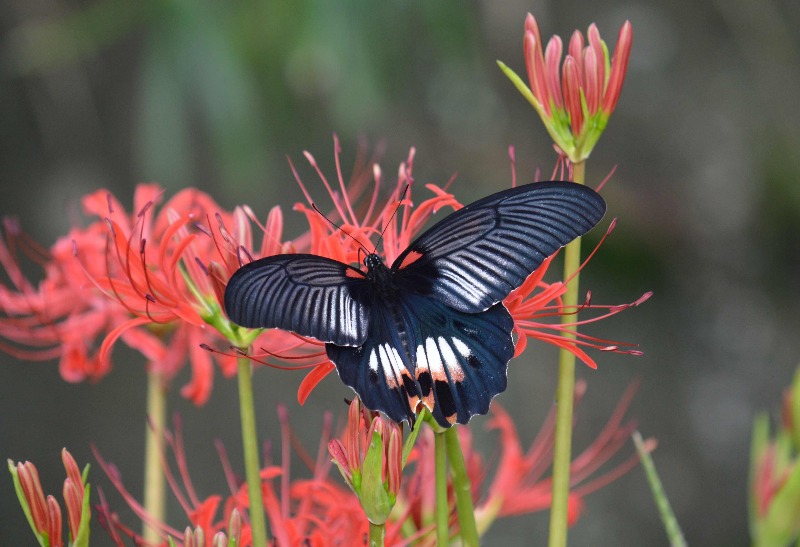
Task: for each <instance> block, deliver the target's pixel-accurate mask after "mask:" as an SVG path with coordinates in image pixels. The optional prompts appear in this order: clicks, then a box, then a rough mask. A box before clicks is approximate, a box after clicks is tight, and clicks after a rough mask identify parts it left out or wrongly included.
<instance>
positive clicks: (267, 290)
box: [225, 254, 369, 346]
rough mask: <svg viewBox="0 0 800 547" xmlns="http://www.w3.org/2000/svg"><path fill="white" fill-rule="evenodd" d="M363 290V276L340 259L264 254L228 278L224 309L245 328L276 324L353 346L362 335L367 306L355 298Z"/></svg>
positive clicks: (365, 321) (364, 334)
mask: <svg viewBox="0 0 800 547" xmlns="http://www.w3.org/2000/svg"><path fill="white" fill-rule="evenodd" d="M348 274H349V275H348ZM366 289H367V281H366V280H365V278H364V276H363V274H362V273H361V272H360V271H359V270H356V269H355V268H351V267H350V266H347V265H346V264H343V263H341V262H337V261H335V260H331V259H329V258H324V257H320V256H316V255H307V254H288V255H276V256H269V257H266V258H262V259H260V260H256V261H254V262H251V263H249V264H246V265H244V266H242V267H241V268H240V269H239V270H237V271H236V273H235V274H234V275H233V277H231V279H230V281H229V282H228V286H227V288H226V289H225V310H226V312H227V314H228V317H229V318H230V319H231V320H232V321H233V322H234V323H236V324H238V325H242V326H244V327H250V328H264V327H275V328H280V329H285V330H290V331H292V332H296V333H297V334H300V335H303V336H313V337H314V338H317V339H318V340H322V341H323V342H332V343H334V344H339V345H346V346H354V345H359V344H361V343H363V342H364V340H365V339H366V337H367V326H368V324H369V309H368V305H367V304H366V303H362V302H359V301H358V299H359V298H361V297H363V296H364V295H365V294H366V293H365V291H366ZM364 298H365V297H364Z"/></svg>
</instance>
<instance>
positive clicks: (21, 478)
mask: <svg viewBox="0 0 800 547" xmlns="http://www.w3.org/2000/svg"><path fill="white" fill-rule="evenodd" d="M61 460H62V462H63V463H64V469H66V471H67V478H66V479H65V480H64V490H63V492H64V502H65V504H66V507H67V530H68V531H69V541H70V544H74V543H78V542H80V543H81V544H88V537H89V520H90V518H91V510H90V508H89V485H88V484H87V483H86V475H87V474H88V466H87V468H86V470H85V471H84V472H83V475H81V472H80V471H79V470H78V465H77V464H76V463H75V460H74V459H73V457H72V455H71V454H70V453H69V452H67V449H66V448H65V449H63V450H62V451H61ZM8 468H9V470H10V471H11V476H12V478H13V479H14V486H15V487H16V490H17V497H18V498H19V502H20V505H22V510H23V511H24V512H25V516H26V517H27V518H28V523H29V524H30V525H31V529H32V530H33V533H34V534H35V535H36V539H37V540H39V543H40V544H42V545H50V546H51V547H63V546H64V540H63V533H62V522H63V521H62V516H61V507H60V506H59V505H58V502H57V501H56V499H55V497H53V496H47V498H45V496H44V491H43V490H42V485H41V483H40V482H39V472H38V471H37V470H36V466H34V465H33V464H32V463H31V462H25V463H18V464H16V465H14V463H13V462H12V461H11V460H9V461H8Z"/></svg>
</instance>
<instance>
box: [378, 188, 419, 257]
mask: <svg viewBox="0 0 800 547" xmlns="http://www.w3.org/2000/svg"><path fill="white" fill-rule="evenodd" d="M409 186H411V185H410V184H406V189H405V190H403V193H402V194H401V195H400V201H398V202H397V207H395V210H394V213H392V216H390V217H389V220H387V221H386V226H384V227H383V230H382V231H381V236H380V237H379V238H378V243H380V242H381V240H382V239H383V234H384V233H385V232H386V230H387V229H388V228H389V224H390V223H391V222H392V219H393V218H394V217H395V215H396V214H397V211H399V210H400V204H401V203H403V200H404V199H405V198H406V194H407V193H408V188H409ZM378 243H376V244H375V249H373V251H372V252H373V254H374V253H375V252H377V250H378Z"/></svg>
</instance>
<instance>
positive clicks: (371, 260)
mask: <svg viewBox="0 0 800 547" xmlns="http://www.w3.org/2000/svg"><path fill="white" fill-rule="evenodd" d="M364 266H366V267H367V270H368V271H370V272H372V271H375V270H376V269H378V270H379V269H380V268H381V267H382V266H383V260H381V257H380V256H378V254H377V253H370V254H368V255H367V256H366V258H365V259H364ZM383 267H385V266H383Z"/></svg>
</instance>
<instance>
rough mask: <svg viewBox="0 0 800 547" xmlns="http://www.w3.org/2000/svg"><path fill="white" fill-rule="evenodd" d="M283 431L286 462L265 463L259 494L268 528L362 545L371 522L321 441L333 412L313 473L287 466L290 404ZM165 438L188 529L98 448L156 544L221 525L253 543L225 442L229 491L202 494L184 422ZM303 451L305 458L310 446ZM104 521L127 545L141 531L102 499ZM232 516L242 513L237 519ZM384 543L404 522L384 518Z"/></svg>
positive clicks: (210, 533)
mask: <svg viewBox="0 0 800 547" xmlns="http://www.w3.org/2000/svg"><path fill="white" fill-rule="evenodd" d="M279 415H280V418H281V424H282V436H283V443H284V449H283V452H282V453H283V457H282V463H281V465H268V466H266V467H264V469H262V471H261V479H262V494H263V498H264V508H265V510H266V513H267V517H268V519H269V523H270V532H271V534H272V535H273V537H274V540H275V544H276V545H282V546H283V545H286V546H295V545H296V546H307V545H313V546H315V547H316V546H319V547H323V546H343V547H344V546H350V545H361V544H363V539H364V538H365V537H367V535H368V533H369V524H368V522H367V520H366V518H365V517H364V513H363V511H362V509H361V505H360V503H359V500H358V498H357V497H356V496H355V494H353V492H351V491H350V490H349V489H346V488H342V487H341V486H339V485H338V484H336V483H335V482H333V481H331V480H330V479H329V477H328V474H329V471H330V466H331V462H330V460H328V458H326V454H327V452H326V451H325V450H324V448H323V447H324V446H325V445H326V444H327V441H328V438H329V431H330V421H331V420H330V416H327V417H326V426H325V431H324V432H323V435H322V440H321V443H320V449H319V450H318V458H317V460H316V461H306V463H307V464H308V465H309V467H310V469H311V471H312V475H313V476H312V478H310V479H301V480H298V479H295V480H293V479H292V478H291V476H290V473H289V461H290V460H291V455H290V454H289V443H290V442H291V441H290V439H291V437H292V435H293V434H292V432H291V430H290V428H289V424H288V420H287V416H286V411H285V410H284V409H282V408H281V409H279ZM165 439H166V441H167V443H166V444H167V445H168V446H169V447H170V449H171V452H172V459H173V460H174V466H175V467H177V476H176V475H175V473H174V472H173V471H172V468H171V466H169V465H167V463H166V462H167V461H168V458H167V455H166V454H164V456H163V458H162V461H164V462H165V464H164V472H165V475H166V477H167V481H168V483H169V485H170V487H171V489H172V492H173V494H174V495H175V497H176V498H177V500H178V502H179V503H180V505H181V507H182V508H183V510H184V513H185V515H186V520H187V521H188V525H187V527H186V528H184V530H186V531H184V532H183V533H182V532H180V531H179V530H178V529H176V528H174V527H171V526H169V525H168V524H166V523H163V522H155V521H154V519H153V518H152V517H151V516H150V515H149V514H148V513H147V512H146V511H145V510H144V508H143V507H142V506H141V505H140V504H139V503H138V502H137V501H136V499H135V498H134V497H133V495H132V494H130V492H128V491H127V489H126V488H125V486H124V484H123V482H122V478H121V475H120V473H119V471H118V470H117V469H116V468H115V467H114V466H113V465H111V464H109V463H107V462H106V461H105V460H104V459H103V458H102V457H101V456H100V455H99V454H98V453H97V451H96V450H95V456H96V457H97V459H98V461H99V463H100V466H101V467H102V468H103V470H104V471H105V472H106V474H107V475H108V477H109V478H110V479H111V482H112V483H113V484H114V486H115V488H116V489H117V490H118V491H119V492H120V494H121V495H122V496H123V498H124V499H125V501H126V502H127V503H128V505H129V506H130V507H131V509H132V510H133V511H134V513H136V515H137V516H138V517H139V518H141V519H142V520H144V521H145V522H147V523H148V524H149V525H150V526H152V527H154V528H156V529H158V530H159V531H160V532H161V534H162V536H163V538H164V540H163V541H162V542H161V543H160V544H159V545H160V546H164V547H166V545H167V543H168V539H167V538H172V539H173V540H176V539H179V538H184V545H199V544H200V543H198V538H205V540H206V543H205V545H210V543H209V541H210V539H211V538H212V537H220V536H219V534H220V532H223V533H226V535H227V536H228V537H230V536H231V535H232V533H231V531H232V530H234V531H237V530H238V532H237V533H238V534H239V538H240V539H239V542H238V543H237V545H241V546H243V547H245V546H249V545H251V544H252V543H251V537H250V527H249V524H248V523H247V522H246V521H245V520H243V519H241V518H240V517H239V515H246V514H247V509H248V506H249V503H248V495H247V486H246V484H244V483H240V482H239V481H238V480H237V479H236V478H235V476H234V473H233V471H232V470H231V467H230V464H229V462H228V459H227V456H226V454H225V451H224V449H222V448H220V449H219V450H220V457H221V459H222V464H223V469H224V470H225V476H226V479H227V483H228V486H229V492H228V493H226V494H212V495H210V496H207V497H205V498H201V497H200V496H198V494H197V491H196V490H195V488H194V486H193V484H192V481H191V477H190V476H189V472H188V470H187V468H186V454H185V451H184V447H183V439H182V436H181V431H180V423H179V422H176V426H175V432H174V433H173V434H170V433H167V434H166V437H165ZM300 456H301V457H303V458H305V459H307V456H305V452H301V453H300ZM99 513H100V515H99V516H100V522H101V524H102V526H103V527H104V528H105V529H106V531H107V532H108V533H109V535H110V536H111V537H112V540H113V541H114V542H115V543H116V545H118V546H123V545H124V542H123V538H125V537H129V538H131V539H132V540H133V542H134V543H135V544H137V545H139V544H140V543H137V542H141V541H142V538H141V537H140V536H139V535H138V534H137V533H136V532H134V531H133V530H132V529H131V528H130V527H128V526H126V525H124V524H122V523H121V522H120V521H119V518H118V516H117V515H116V514H115V513H114V512H113V511H112V510H111V509H110V507H109V505H108V504H107V503H106V502H105V500H103V503H102V504H101V507H100V508H99ZM234 519H238V521H237V522H236V526H233V525H232V524H233V523H234ZM386 539H387V541H386V545H396V544H399V543H400V523H399V522H391V523H388V525H387V536H386Z"/></svg>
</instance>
